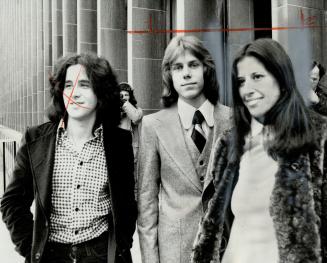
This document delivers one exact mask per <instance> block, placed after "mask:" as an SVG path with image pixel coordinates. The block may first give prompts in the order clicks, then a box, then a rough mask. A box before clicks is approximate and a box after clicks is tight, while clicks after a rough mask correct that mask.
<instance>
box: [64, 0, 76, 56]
mask: <svg viewBox="0 0 327 263" xmlns="http://www.w3.org/2000/svg"><path fill="white" fill-rule="evenodd" d="M62 1H63V2H62V13H63V55H67V54H69V53H76V52H77V0H62Z"/></svg>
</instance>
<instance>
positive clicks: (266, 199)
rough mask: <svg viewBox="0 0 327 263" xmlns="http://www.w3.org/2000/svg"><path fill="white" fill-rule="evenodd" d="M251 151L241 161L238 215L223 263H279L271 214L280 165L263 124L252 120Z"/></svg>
mask: <svg viewBox="0 0 327 263" xmlns="http://www.w3.org/2000/svg"><path fill="white" fill-rule="evenodd" d="M251 131H252V133H251V136H248V138H247V139H246V146H248V147H249V149H248V150H247V151H246V152H245V153H244V154H243V156H242V159H241V162H240V171H239V180H238V182H237V184H236V186H235V189H234V192H233V195H232V200H231V207H232V211H233V214H234V216H235V219H234V222H233V225H232V229H231V235H230V238H229V243H228V245H227V248H226V251H225V254H224V256H223V260H222V263H277V262H278V248H277V239H276V234H275V230H274V226H273V221H272V218H271V216H270V213H269V205H270V196H271V193H272V190H273V186H274V182H275V173H276V172H277V169H278V165H277V162H276V161H274V160H273V159H272V158H271V157H270V156H268V154H267V152H266V151H265V149H264V146H263V125H262V124H260V123H259V122H257V121H256V120H252V123H251Z"/></svg>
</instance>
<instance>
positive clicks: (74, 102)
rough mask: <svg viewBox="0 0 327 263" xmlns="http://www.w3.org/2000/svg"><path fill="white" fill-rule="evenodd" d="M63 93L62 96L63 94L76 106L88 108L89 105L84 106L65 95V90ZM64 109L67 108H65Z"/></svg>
mask: <svg viewBox="0 0 327 263" xmlns="http://www.w3.org/2000/svg"><path fill="white" fill-rule="evenodd" d="M63 94H64V96H65V97H66V98H68V99H69V100H70V101H71V102H73V104H75V105H76V106H78V107H81V108H84V109H90V107H85V106H82V105H80V104H78V103H77V102H76V101H74V100H73V99H71V98H70V97H69V96H68V95H66V93H65V92H63ZM66 109H67V108H66Z"/></svg>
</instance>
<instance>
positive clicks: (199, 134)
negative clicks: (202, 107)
mask: <svg viewBox="0 0 327 263" xmlns="http://www.w3.org/2000/svg"><path fill="white" fill-rule="evenodd" d="M203 121H204V117H203V115H202V113H201V112H200V111H199V110H197V111H195V113H194V116H193V120H192V124H193V125H194V128H193V131H192V135H191V138H192V140H193V141H194V143H195V145H196V147H197V148H198V150H199V152H202V150H203V148H204V145H205V144H206V138H205V137H204V136H203V134H204V133H203V130H202V128H201V124H202V122H203Z"/></svg>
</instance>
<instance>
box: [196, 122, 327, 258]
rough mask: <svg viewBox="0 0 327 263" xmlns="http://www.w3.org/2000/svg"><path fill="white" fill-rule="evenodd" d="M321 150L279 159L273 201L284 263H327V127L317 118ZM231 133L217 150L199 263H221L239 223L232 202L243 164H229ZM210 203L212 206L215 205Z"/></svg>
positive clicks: (199, 240) (207, 194)
mask: <svg viewBox="0 0 327 263" xmlns="http://www.w3.org/2000/svg"><path fill="white" fill-rule="evenodd" d="M314 124H315V126H316V130H317V134H318V140H319V146H317V147H315V149H314V150H312V151H311V152H310V153H308V154H304V153H302V154H299V156H297V157H289V156H288V157H278V159H277V161H278V166H279V169H278V171H277V173H276V175H275V184H274V188H273V191H272V196H271V201H270V207H269V208H270V215H271V216H272V219H273V224H274V228H275V231H276V236H277V244H278V252H279V263H327V178H326V177H327V164H326V163H327V153H326V151H327V143H326V138H327V125H326V121H325V120H324V119H322V117H320V116H315V117H314ZM230 140H231V131H229V132H226V133H225V134H224V135H223V136H222V137H221V138H220V139H219V140H218V141H217V142H216V144H215V147H214V149H213V152H212V156H211V165H210V167H209V168H208V174H207V176H208V177H209V180H210V183H209V184H208V186H207V187H206V188H205V190H204V193H203V202H204V203H205V204H206V203H207V204H208V209H207V212H206V214H205V216H204V217H203V218H202V220H201V222H200V227H199V230H198V234H197V237H196V239H195V241H194V247H193V252H192V262H193V263H195V262H196V263H200V262H201V263H204V262H205V263H213V262H218V263H219V262H220V254H221V253H222V251H223V250H224V248H225V247H226V245H227V242H226V240H228V238H229V233H227V234H226V232H228V231H226V229H227V230H228V228H229V226H231V220H230V218H233V216H232V215H231V210H230V201H231V196H232V193H233V189H234V186H235V184H236V183H237V179H238V171H239V163H236V164H235V163H233V164H232V163H230V162H229V161H228V158H227V152H228V147H229V145H230V143H229V141H230ZM209 200H210V201H209Z"/></svg>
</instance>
